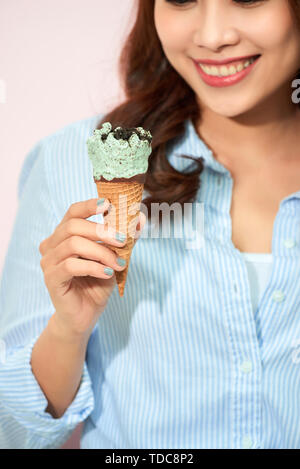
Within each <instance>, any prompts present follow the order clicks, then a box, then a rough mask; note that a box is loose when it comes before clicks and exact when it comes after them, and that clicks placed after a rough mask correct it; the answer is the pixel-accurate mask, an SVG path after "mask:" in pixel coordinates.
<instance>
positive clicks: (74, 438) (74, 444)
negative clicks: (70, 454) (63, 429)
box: [60, 423, 83, 449]
mask: <svg viewBox="0 0 300 469" xmlns="http://www.w3.org/2000/svg"><path fill="white" fill-rule="evenodd" d="M82 428H83V424H82V423H81V424H80V425H78V427H76V429H75V430H74V432H73V433H72V435H71V436H70V438H69V439H68V441H66V442H65V444H64V445H63V446H62V447H61V448H60V449H80V436H81V432H82Z"/></svg>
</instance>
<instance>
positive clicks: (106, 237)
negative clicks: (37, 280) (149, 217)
mask: <svg viewBox="0 0 300 469" xmlns="http://www.w3.org/2000/svg"><path fill="white" fill-rule="evenodd" d="M109 205H110V203H109V201H108V200H107V199H105V202H104V204H103V205H102V206H101V208H98V207H97V199H90V200H87V201H84V202H77V203H74V204H72V205H71V206H70V207H69V209H68V211H67V212H66V214H65V216H64V218H63V219H62V221H61V222H60V224H59V225H58V226H57V227H56V229H55V231H54V232H53V234H52V235H51V236H49V237H48V238H46V239H45V240H44V241H43V242H42V243H41V244H40V247H39V250H40V253H41V254H42V259H41V262H40V265H41V268H42V270H43V272H44V280H45V284H46V286H47V289H48V291H49V294H50V297H51V300H52V303H53V305H54V308H55V313H54V315H53V316H52V321H53V320H54V321H55V327H56V329H57V330H58V331H59V334H61V335H62V336H64V335H65V334H67V335H68V337H76V336H81V335H87V336H89V335H90V334H91V332H92V330H93V328H94V326H95V324H96V322H97V320H98V318H99V316H100V315H101V313H102V312H103V311H104V309H105V307H106V305H107V302H108V299H109V297H110V295H111V293H112V291H113V288H114V286H115V285H116V278H115V274H114V273H113V275H108V274H106V273H105V271H104V269H105V268H106V267H111V268H112V269H113V270H117V271H122V270H124V269H125V268H126V265H125V266H124V267H121V266H120V265H119V264H118V263H117V255H116V253H115V252H114V251H113V250H112V249H110V248H108V247H106V246H103V245H101V244H99V243H97V242H96V241H103V242H104V243H105V244H106V245H111V246H117V247H120V246H124V245H125V244H126V240H125V241H124V242H123V243H122V242H120V241H117V239H116V237H115V235H116V232H115V230H112V229H110V228H109V229H108V228H107V226H106V227H105V225H103V224H99V223H94V222H91V221H88V220H86V218H89V217H91V216H93V215H95V214H96V213H103V214H104V213H105V212H106V211H107V210H108V208H109ZM145 222H146V217H145V215H144V214H143V213H142V212H140V214H139V222H138V224H137V226H136V230H138V231H136V234H135V242H136V241H137V239H138V238H139V236H140V233H141V231H142V230H143V228H144V225H145ZM125 234H126V233H125Z"/></svg>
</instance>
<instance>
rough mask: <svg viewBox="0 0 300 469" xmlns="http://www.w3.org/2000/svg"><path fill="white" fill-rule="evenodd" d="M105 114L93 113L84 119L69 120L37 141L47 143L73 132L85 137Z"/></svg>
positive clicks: (70, 134)
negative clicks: (69, 121)
mask: <svg viewBox="0 0 300 469" xmlns="http://www.w3.org/2000/svg"><path fill="white" fill-rule="evenodd" d="M104 115H105V114H95V115H93V116H91V117H87V118H85V119H80V120H76V121H74V122H71V123H69V124H67V125H65V126H63V127H61V128H60V129H58V130H56V131H55V132H53V133H51V134H49V135H46V136H45V137H43V138H42V139H41V140H39V142H38V143H40V144H42V143H44V144H47V143H50V142H51V141H52V140H57V139H60V138H61V137H68V136H72V135H74V133H75V134H77V135H78V137H79V138H80V137H85V136H89V135H90V134H91V133H92V132H93V130H94V129H95V128H96V126H97V124H98V122H100V120H101V119H103V117H104Z"/></svg>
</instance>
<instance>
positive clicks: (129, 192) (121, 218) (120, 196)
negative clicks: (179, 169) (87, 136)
mask: <svg viewBox="0 0 300 469" xmlns="http://www.w3.org/2000/svg"><path fill="white" fill-rule="evenodd" d="M95 182H96V185H97V191H98V196H99V198H102V197H104V198H106V199H108V200H109V202H110V203H111V204H112V207H113V209H112V210H110V211H109V213H108V214H107V215H106V216H105V217H104V221H105V225H108V226H109V227H110V228H113V229H115V230H116V231H118V232H120V233H124V234H126V235H127V243H126V244H125V245H124V246H123V247H120V248H118V247H116V246H112V245H109V246H107V247H109V249H111V250H112V251H114V252H115V253H116V254H117V255H118V256H119V257H122V258H123V259H125V260H126V268H125V269H123V270H122V271H121V272H118V271H115V274H116V281H117V284H118V289H119V295H120V296H123V295H124V289H125V283H126V278H127V274H128V270H129V263H130V257H131V253H132V249H133V246H134V235H135V228H136V225H137V223H138V217H139V213H140V204H141V201H142V195H143V190H144V184H140V183H137V182H120V183H119V182H103V181H95ZM103 244H104V243H103ZM104 245H105V244H104Z"/></svg>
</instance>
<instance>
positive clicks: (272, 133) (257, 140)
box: [195, 98, 300, 171]
mask: <svg viewBox="0 0 300 469" xmlns="http://www.w3.org/2000/svg"><path fill="white" fill-rule="evenodd" d="M195 127H196V131H197V132H198V134H199V136H200V138H201V139H202V140H203V141H204V142H205V143H206V145H207V146H208V147H209V148H210V149H211V150H212V152H213V154H214V157H215V158H216V159H217V160H218V161H219V162H220V163H221V164H223V165H224V166H225V167H226V168H227V169H229V171H230V170H231V169H233V168H235V167H237V166H238V165H241V166H242V167H245V168H246V167H247V166H256V167H257V168H261V167H263V166H266V165H267V164H268V163H271V164H275V163H278V164H280V163H281V162H282V163H286V162H288V161H291V160H293V161H294V160H295V159H298V161H299V154H298V146H299V139H300V109H299V108H298V106H297V105H295V104H293V103H292V102H291V98H290V102H288V105H286V106H285V107H282V106H281V107H280V106H277V107H274V106H272V108H271V107H267V106H266V105H265V106H260V108H259V109H253V110H251V112H249V113H246V114H242V115H240V116H237V117H226V116H222V115H220V114H217V113H215V112H213V111H211V110H210V109H208V108H205V107H204V108H203V107H201V115H200V119H199V120H198V122H196V123H195Z"/></svg>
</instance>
